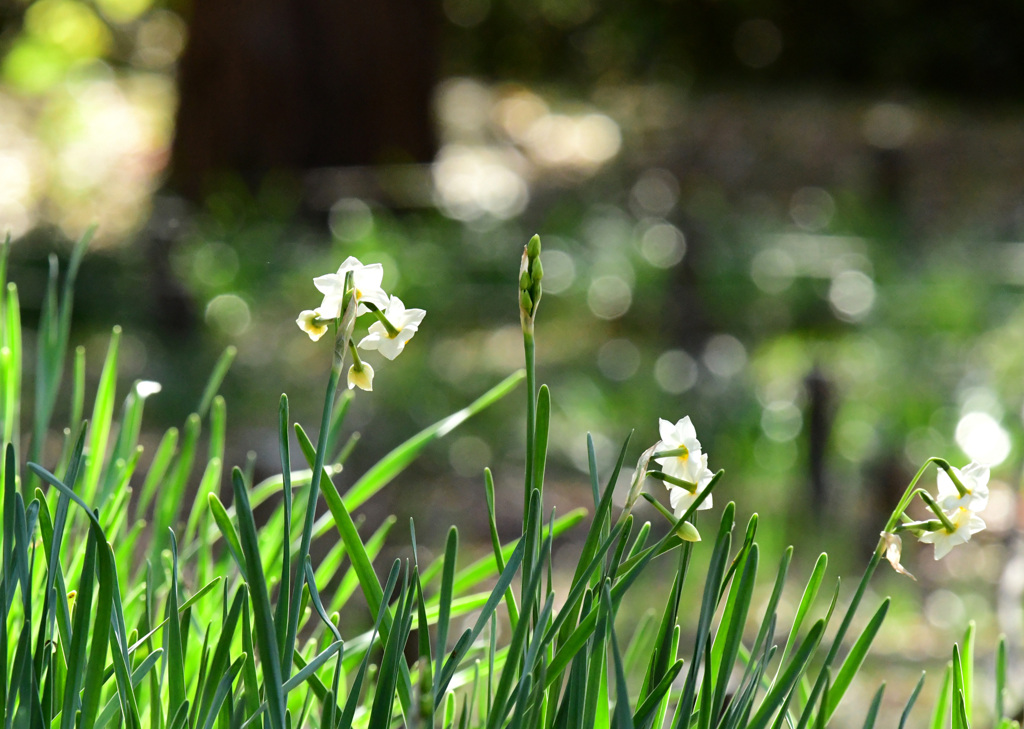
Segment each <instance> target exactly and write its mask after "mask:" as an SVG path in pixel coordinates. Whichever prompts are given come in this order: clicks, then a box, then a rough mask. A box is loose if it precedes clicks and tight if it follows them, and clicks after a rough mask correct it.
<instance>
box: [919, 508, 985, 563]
mask: <svg viewBox="0 0 1024 729" xmlns="http://www.w3.org/2000/svg"><path fill="white" fill-rule="evenodd" d="M946 517H947V518H948V519H949V520H950V522H952V524H953V531H947V530H946V528H945V527H940V528H939V529H936V530H935V531H933V532H927V533H925V534H923V535H921V541H922V542H924V543H925V544H934V545H935V559H942V558H943V557H945V556H946V555H947V554H949V550H951V549H952V548H953V547H955V546H957V545H958V544H966V543H967V542H969V541H971V535H973V534H977V533H978V532H980V531H981V530H982V529H984V528H985V522H984V520H982V518H981V517H980V516H978V515H977V514H975V513H974V512H973V511H971V510H970V509H967V508H965V507H963V506H960V507H957V509H956V510H955V511H950V512H947V513H946Z"/></svg>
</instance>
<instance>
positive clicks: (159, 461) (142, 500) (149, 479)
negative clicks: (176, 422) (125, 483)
mask: <svg viewBox="0 0 1024 729" xmlns="http://www.w3.org/2000/svg"><path fill="white" fill-rule="evenodd" d="M177 448H178V429H177V428H169V429H168V430H167V431H166V432H164V434H163V437H162V438H161V439H160V445H158V446H157V448H156V453H155V454H154V455H153V461H152V462H151V463H150V464H149V470H148V471H147V472H146V479H145V480H144V481H143V482H142V488H141V489H140V490H139V501H138V505H137V506H136V510H137V511H138V513H141V514H145V513H146V511H147V509H148V508H149V504H150V502H151V501H152V499H153V496H154V495H155V494H156V489H157V486H159V485H160V484H161V483H163V481H164V476H165V475H166V474H167V469H168V468H169V467H170V465H171V460H172V459H173V458H174V453H175V451H176V450H177Z"/></svg>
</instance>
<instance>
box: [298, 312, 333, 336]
mask: <svg viewBox="0 0 1024 729" xmlns="http://www.w3.org/2000/svg"><path fill="white" fill-rule="evenodd" d="M332 318H336V317H332ZM330 322H331V318H325V317H323V316H321V314H320V309H319V308H318V309H315V310H310V309H306V310H305V311H303V312H302V313H301V314H299V318H298V319H296V320H295V323H296V324H298V325H299V329H301V330H302V331H304V332H305V333H306V334H308V335H309V338H310V339H312V340H313V341H314V342H315V341H317V340H318V339H320V337H322V336H323V335H324V334H325V333H326V332H327V329H328V328H329V327H330Z"/></svg>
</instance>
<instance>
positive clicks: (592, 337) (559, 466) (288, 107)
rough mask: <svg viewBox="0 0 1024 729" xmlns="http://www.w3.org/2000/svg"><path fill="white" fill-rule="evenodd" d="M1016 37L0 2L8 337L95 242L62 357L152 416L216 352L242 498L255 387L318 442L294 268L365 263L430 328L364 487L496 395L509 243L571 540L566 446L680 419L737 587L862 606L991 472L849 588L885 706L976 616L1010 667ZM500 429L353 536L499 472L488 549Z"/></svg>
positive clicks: (609, 450) (874, 11)
mask: <svg viewBox="0 0 1024 729" xmlns="http://www.w3.org/2000/svg"><path fill="white" fill-rule="evenodd" d="M1022 23H1024V9H1022V8H1021V6H1019V5H1018V4H1015V3H1010V2H988V3H976V4H964V3H958V2H928V3H924V2H919V1H917V0H898V1H891V0H890V1H887V2H881V3H872V2H863V1H856V0H840V1H839V2H835V3H829V4H827V6H823V5H822V4H820V3H809V2H799V1H797V0H791V1H790V2H781V3H779V2H774V3H773V2H766V1H763V0H758V1H754V2H737V1H736V0H718V1H717V2H711V1H710V0H639V1H637V2H630V3H614V2H607V1H605V2H602V1H601V0H437V1H431V2H419V1H411V0H406V2H402V1H401V0H386V1H385V0H382V1H380V2H374V3H357V2H353V1H352V0H310V2H304V3H290V2H286V1H285V0H250V1H249V2H242V1H241V0H203V2H195V3H187V2H184V1H183V0H6V2H4V3H3V4H2V5H0V233H3V232H4V231H10V233H11V236H12V238H13V241H14V242H13V247H12V250H11V259H12V264H11V278H13V279H14V280H15V281H16V282H17V283H18V286H19V292H20V294H21V300H22V302H23V304H24V305H25V306H27V307H28V308H30V309H31V308H32V307H34V306H37V305H38V302H39V299H40V297H41V295H42V290H43V284H44V281H45V275H46V266H47V264H46V258H47V255H48V254H49V253H50V252H51V251H57V252H58V253H59V254H60V255H61V256H62V257H65V258H66V256H67V252H68V250H69V247H70V241H72V240H73V239H75V238H76V237H77V236H79V235H80V234H81V233H82V231H83V230H85V229H86V227H87V226H88V225H89V224H91V223H97V224H98V226H99V228H98V233H97V236H96V239H95V241H94V243H93V245H92V249H91V253H90V254H89V256H88V257H87V259H86V261H85V263H84V265H83V269H82V274H81V278H80V286H79V292H78V299H77V304H76V310H75V311H76V323H75V331H76V332H77V335H76V336H77V337H78V338H79V341H80V342H81V343H84V344H85V345H86V346H87V347H88V362H89V364H90V367H92V368H94V369H98V367H99V365H100V363H101V359H102V356H103V351H104V348H105V342H106V338H107V336H108V335H109V330H110V327H111V326H112V325H113V324H115V323H120V324H122V325H123V326H124V331H125V335H124V338H123V340H122V342H123V360H124V362H123V365H124V366H123V369H124V371H125V373H126V377H128V378H146V379H152V380H157V381H159V382H161V383H162V384H163V388H164V390H163V393H162V394H161V395H160V396H154V397H153V398H151V400H150V404H149V406H148V416H149V417H151V418H152V419H153V422H154V423H155V424H157V425H166V424H171V423H178V422H180V421H181V420H182V419H183V418H184V417H185V415H186V414H187V412H188V408H189V407H190V405H191V404H192V403H193V402H194V401H195V400H196V399H197V398H198V396H199V391H200V389H201V387H202V383H203V381H204V380H205V377H206V374H207V372H208V371H209V369H210V367H211V366H212V363H213V362H214V361H215V359H216V357H217V355H218V354H219V352H220V351H221V350H222V349H223V348H224V347H225V346H227V345H229V344H233V345H235V346H237V347H238V352H239V354H238V358H237V361H236V364H235V365H234V368H233V370H232V373H231V375H230V377H229V379H228V381H227V383H226V386H225V394H226V396H227V400H228V412H229V422H232V423H233V426H232V436H231V438H229V442H230V443H232V444H233V445H234V448H235V449H236V452H235V453H234V454H233V455H234V458H235V460H236V461H238V462H240V461H242V460H244V458H245V457H246V452H247V451H248V450H253V451H255V452H256V453H257V459H258V460H257V471H258V472H259V473H263V474H268V473H270V472H272V471H273V470H274V468H276V465H275V453H276V446H275V443H274V438H275V435H274V424H275V422H276V408H277V399H278V397H279V395H280V393H281V392H282V391H287V392H288V393H289V394H290V396H291V398H292V408H293V413H294V415H295V416H296V417H297V418H298V419H299V420H300V421H301V422H303V423H305V424H307V425H308V429H310V430H315V423H316V422H317V419H318V414H319V408H320V406H321V402H322V400H321V398H322V395H321V393H322V387H323V384H324V382H325V380H326V373H327V368H328V366H329V352H328V349H329V345H326V344H325V343H323V342H321V343H320V344H313V343H311V342H310V341H308V339H306V338H305V336H304V335H303V334H302V333H301V332H299V331H298V329H297V328H296V327H295V324H294V318H295V316H296V314H297V313H298V311H299V310H300V309H304V308H312V307H313V306H315V305H316V304H318V303H319V295H318V293H317V292H316V291H315V289H314V288H313V286H312V283H311V279H312V277H313V276H315V275H319V274H322V273H326V272H329V271H332V270H333V269H334V268H336V267H337V265H338V264H339V263H340V261H341V260H342V259H343V258H344V257H346V256H348V255H356V256H358V257H360V258H361V259H362V260H363V261H364V262H378V261H379V262H382V263H384V265H385V270H386V279H385V287H386V288H387V289H389V290H392V291H394V292H396V293H398V294H399V295H400V296H401V297H402V298H403V299H404V300H405V301H406V303H407V305H409V306H418V307H422V308H425V309H426V310H427V311H428V314H427V318H426V320H425V321H424V323H423V326H422V329H421V331H420V332H419V334H418V335H417V336H416V338H415V339H414V340H413V342H412V343H411V344H410V345H409V346H408V348H407V350H406V352H405V353H404V354H403V355H402V357H401V358H400V359H399V360H397V361H395V362H393V363H392V362H384V361H380V362H378V361H377V360H375V359H373V357H372V356H371V357H370V359H369V361H370V362H371V363H372V364H374V366H376V367H377V378H376V380H375V383H374V384H375V391H374V393H373V394H372V395H369V394H364V393H358V395H357V397H356V399H355V404H354V406H353V409H352V413H351V416H350V421H349V422H350V426H351V427H352V428H353V429H356V430H358V431H359V432H360V433H361V436H362V438H361V442H360V445H359V448H358V449H357V451H356V453H355V455H354V456H353V458H352V462H351V464H350V466H349V472H350V473H359V472H360V470H361V469H362V468H365V467H366V466H367V465H368V464H370V463H372V462H373V461H374V460H375V459H376V458H377V457H379V456H380V455H381V454H382V453H383V452H385V451H386V450H387V449H388V448H390V447H392V446H394V445H395V444H397V443H398V442H399V441H400V440H402V439H404V438H405V437H408V436H409V435H411V434H413V433H414V432H416V430H418V429H419V428H421V427H423V426H426V425H428V424H429V423H431V422H433V421H435V420H437V419H439V418H440V417H442V416H444V415H445V414H447V413H448V412H450V411H452V410H454V409H456V408H458V407H461V406H462V405H464V404H466V403H467V402H469V401H470V400H471V399H472V398H473V397H474V396H475V395H477V394H479V393H481V392H482V391H483V390H484V389H486V388H487V387H488V386H490V385H491V384H493V383H495V382H497V381H498V380H499V379H500V378H501V377H503V376H504V375H505V374H507V373H508V372H510V371H512V370H514V369H516V368H517V367H519V366H521V362H522V354H521V338H520V335H519V328H518V315H517V310H516V295H515V292H516V288H515V286H516V284H515V281H516V274H517V270H518V262H519V255H520V251H521V249H522V246H523V244H524V243H525V242H526V240H527V239H528V238H529V236H530V235H532V234H533V233H534V232H537V233H540V234H541V235H542V238H543V242H544V256H543V264H544V270H545V278H544V291H545V294H544V299H543V302H542V304H541V309H540V314H539V323H538V341H539V344H538V358H539V362H540V366H539V376H540V380H541V381H543V382H548V383H549V384H550V385H551V386H552V389H553V394H554V398H553V399H554V411H553V426H552V433H551V457H550V461H551V467H552V472H551V475H550V476H549V488H550V489H551V490H552V493H553V496H554V498H555V500H556V501H557V503H558V504H559V506H560V508H561V509H562V510H563V511H564V510H565V508H567V507H570V506H573V505H576V504H585V503H586V501H587V499H588V498H589V493H590V492H589V486H588V485H587V483H586V480H585V478H584V476H583V470H584V469H585V466H586V446H585V434H586V433H587V432H590V433H592V434H593V437H594V440H595V442H596V445H597V449H598V454H599V463H600V465H601V466H602V468H604V469H605V472H607V470H608V468H609V465H610V462H611V461H613V460H614V455H615V453H616V452H617V450H618V448H619V446H620V444H621V442H622V440H623V438H624V437H625V436H626V435H627V433H629V431H630V430H631V429H635V431H636V432H635V435H634V441H633V447H632V449H631V450H630V452H629V456H628V460H629V461H630V462H632V461H633V460H635V458H636V456H637V455H638V454H639V452H640V450H642V449H643V448H645V447H647V445H649V444H650V443H652V442H653V441H654V440H655V439H656V437H657V419H658V418H659V417H663V418H667V419H671V420H673V421H675V420H676V419H678V418H680V417H682V416H683V415H686V414H689V415H690V416H691V417H692V418H693V421H694V423H695V424H696V426H697V428H698V433H699V436H700V438H701V441H702V443H703V444H704V447H705V450H706V451H707V453H708V454H709V459H710V465H711V467H712V468H713V469H716V470H717V469H718V468H724V469H726V477H725V478H726V480H725V482H724V483H723V485H722V486H721V488H720V490H719V492H718V494H717V495H716V501H725V500H730V499H734V500H736V501H737V503H738V507H739V514H740V515H741V516H742V518H744V519H745V518H746V517H747V516H749V515H750V514H751V513H753V512H758V513H759V514H760V515H761V522H760V534H761V537H762V542H763V543H764V544H765V546H766V549H765V554H766V560H765V563H766V564H768V563H771V564H774V562H775V559H776V557H775V555H777V554H778V552H779V550H781V548H782V547H783V546H785V545H786V544H789V543H794V544H795V545H796V546H797V558H796V562H795V564H796V565H797V568H798V570H799V571H800V574H803V575H805V574H806V572H807V570H808V569H809V565H810V564H812V563H813V560H814V558H815V557H816V556H817V554H818V552H819V551H821V550H823V549H827V550H829V551H830V553H831V555H832V564H833V565H835V568H836V570H837V571H838V573H840V574H844V575H848V576H849V578H848V579H850V578H852V579H854V580H855V579H856V576H857V575H858V574H859V571H860V569H861V566H862V565H863V564H864V563H865V562H866V559H867V555H868V554H869V552H870V549H871V548H872V547H873V546H874V544H875V542H876V540H877V534H878V531H879V529H880V528H881V526H882V524H883V523H884V521H885V519H886V517H887V515H888V510H889V509H891V508H892V506H893V505H894V504H895V501H896V499H897V498H898V496H899V494H900V493H901V492H902V490H903V488H904V487H905V485H906V483H907V482H908V480H909V478H910V477H911V475H912V474H913V473H914V472H915V471H916V470H917V468H918V466H919V465H920V464H921V463H922V462H923V461H924V459H925V458H927V457H928V456H931V455H941V456H944V457H946V458H948V459H949V460H950V461H951V462H953V463H954V464H963V463H965V462H966V461H968V460H970V459H974V460H978V461H982V462H985V463H987V464H990V465H991V466H992V468H993V482H992V497H991V500H992V503H991V505H990V507H989V510H988V512H987V513H986V515H985V518H986V519H987V521H988V526H989V530H988V531H987V532H986V533H984V534H983V535H980V536H979V537H977V538H976V539H975V540H974V541H972V543H971V544H969V545H967V546H966V547H965V548H963V549H959V550H956V551H954V553H953V554H951V555H950V556H949V557H948V558H947V559H945V560H943V561H942V562H938V563H936V562H934V561H933V560H932V557H931V548H930V547H924V546H918V545H914V544H908V545H907V546H906V549H905V559H904V561H905V564H906V565H907V566H908V567H909V568H910V570H911V571H912V572H914V573H915V574H916V575H917V577H918V579H919V582H918V583H916V584H912V583H910V582H909V581H908V580H906V579H905V578H897V577H896V576H895V575H890V574H888V573H886V574H881V575H879V577H878V578H876V581H875V583H873V589H875V590H877V591H878V593H879V594H881V593H885V592H891V591H896V592H898V593H899V598H898V599H897V600H896V601H895V602H894V604H893V608H892V611H891V618H890V621H889V623H888V624H887V627H886V628H885V629H884V630H883V634H882V636H881V639H880V642H879V645H878V646H877V651H876V655H878V656H879V657H880V658H881V659H882V660H883V661H884V662H885V665H886V675H887V677H888V678H889V681H890V685H891V686H893V688H892V690H891V691H890V693H891V694H892V695H893V698H894V701H900V702H902V701H905V699H906V695H907V694H908V693H909V688H906V689H904V686H905V685H909V686H912V684H913V681H916V678H917V674H918V671H919V670H920V667H921V666H925V667H928V668H930V669H933V670H934V669H935V668H936V667H941V665H942V663H943V662H944V660H945V659H946V657H947V656H948V651H949V646H950V643H951V641H952V640H954V639H956V638H957V637H959V635H960V634H961V631H962V629H963V626H964V625H965V622H966V620H967V619H969V618H973V619H975V620H976V621H977V623H978V628H979V634H980V636H981V643H982V645H993V644H994V643H993V641H994V636H995V635H996V634H997V633H999V632H1000V631H1003V632H1007V633H1009V634H1010V635H1011V645H1016V646H1018V647H1019V646H1020V645H1021V644H1022V641H1021V640H1020V634H1021V617H1020V615H1019V606H1020V603H1021V591H1022V590H1024V586H1022V585H1021V584H1019V577H1018V576H1015V575H1019V574H1020V568H1019V565H1020V559H1021V557H1020V556H1019V545H1018V538H1017V537H1016V536H1015V534H1016V530H1017V529H1018V526H1019V518H1018V516H1017V510H1018V506H1017V504H1018V499H1017V492H1018V485H1019V484H1018V481H1019V474H1020V471H1021V455H1022V448H1021V442H1022V437H1024V432H1022V423H1021V408H1022V395H1024V299H1022V297H1021V293H1022V287H1024V132H1022V123H1024V107H1022V106H1021V98H1020V96H1019V94H1020V89H1021V88H1024V46H1022V45H1021V44H1020V43H1019V37H1018V29H1019V28H1020V27H1022ZM31 337H32V334H31V332H29V333H28V338H29V340H30V342H29V343H30V344H31ZM126 384H127V383H126ZM521 400H522V393H521V392H520V393H517V394H516V395H513V396H512V397H511V398H509V399H508V400H507V401H504V402H502V403H501V404H499V405H498V406H496V407H495V408H493V409H492V410H491V411H489V412H487V413H485V414H484V415H482V416H480V417H479V418H478V419H476V420H474V421H473V422H472V424H471V425H470V426H468V427H465V428H462V429H460V430H459V431H456V432H455V433H453V434H452V435H450V436H448V437H447V438H446V439H444V440H443V441H440V442H439V444H437V445H435V446H434V447H432V448H431V449H430V450H429V451H428V452H427V454H426V456H425V457H424V458H423V459H422V460H421V461H420V463H419V464H418V465H417V467H416V469H415V470H413V471H411V472H409V473H408V474H406V475H405V476H403V477H402V478H401V479H399V481H398V482H396V484H395V485H394V486H393V487H392V489H391V491H390V493H391V497H390V501H388V500H387V499H381V500H379V503H377V502H374V503H371V504H370V505H369V509H368V514H369V516H368V518H369V519H371V520H373V519H379V518H380V517H381V516H382V515H383V514H387V513H391V512H395V513H398V514H399V515H400V516H408V515H409V514H417V515H422V514H424V513H429V514H430V519H429V520H421V521H423V522H424V523H422V524H421V525H420V527H419V531H420V532H421V534H422V536H421V540H422V543H425V544H426V545H428V546H429V545H430V544H431V541H433V543H434V544H435V545H436V544H439V543H440V536H439V535H440V533H441V532H440V531H432V527H434V526H438V527H441V526H445V525H447V524H449V523H451V522H454V523H458V524H460V525H461V526H462V527H463V529H464V534H466V535H468V539H469V540H470V541H472V540H473V539H474V538H477V537H480V536H481V535H479V534H477V533H476V532H475V531H474V530H475V528H476V527H475V525H476V523H477V522H479V519H476V518H475V517H474V516H473V512H472V511H471V509H472V507H468V506H467V505H468V504H474V503H479V504H482V501H483V500H482V488H481V471H482V469H483V467H484V466H485V465H491V466H492V467H494V469H495V471H496V473H497V476H498V481H499V491H501V492H503V493H505V494H506V497H505V501H506V507H505V513H507V514H508V519H509V523H510V524H514V523H515V522H516V520H517V519H518V512H517V508H518V507H517V506H516V505H517V504H518V503H519V499H520V489H521V484H520V472H521V468H522V455H521V454H522V448H523V444H522V430H523V428H522V420H521V418H522V415H521V413H522V407H521ZM933 479H934V476H933V474H932V473H929V475H928V476H926V481H927V482H932V481H933ZM657 490H658V489H655V491H657ZM481 508H482V507H481ZM641 513H642V514H643V515H644V516H645V518H651V519H652V520H657V519H659V518H660V517H658V516H657V514H655V513H654V512H653V510H652V511H650V512H641ZM400 523H401V522H400ZM567 549H569V550H570V551H571V547H568V548H567ZM1015 641H1016V642H1015ZM979 680H981V679H979ZM937 681H938V679H937V677H933V678H932V679H931V681H930V682H929V685H931V689H930V690H931V691H934V690H935V689H936V686H935V685H934V684H936V683H937ZM908 682H909V684H908ZM869 688H873V687H865V690H868V689H869ZM926 693H927V690H926ZM852 703H854V704H856V702H855V701H854V702H852Z"/></svg>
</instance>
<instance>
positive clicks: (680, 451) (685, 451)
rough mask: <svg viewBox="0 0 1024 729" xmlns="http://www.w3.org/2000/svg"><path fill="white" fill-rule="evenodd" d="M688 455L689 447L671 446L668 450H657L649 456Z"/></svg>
mask: <svg viewBox="0 0 1024 729" xmlns="http://www.w3.org/2000/svg"><path fill="white" fill-rule="evenodd" d="M688 455H690V449H689V448H687V447H686V446H679V447H678V448H673V449H672V450H670V451H658V452H657V453H655V454H654V455H652V456H651V458H678V457H679V456H688Z"/></svg>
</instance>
